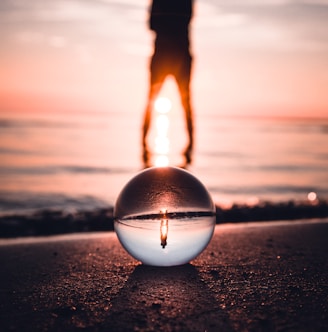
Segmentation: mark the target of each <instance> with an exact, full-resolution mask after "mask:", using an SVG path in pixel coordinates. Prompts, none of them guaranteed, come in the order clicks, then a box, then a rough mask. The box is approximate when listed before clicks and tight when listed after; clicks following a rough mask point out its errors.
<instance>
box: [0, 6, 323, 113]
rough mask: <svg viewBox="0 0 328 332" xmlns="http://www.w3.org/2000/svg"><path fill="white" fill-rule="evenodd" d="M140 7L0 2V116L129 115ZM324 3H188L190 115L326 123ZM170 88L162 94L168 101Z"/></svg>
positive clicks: (139, 78) (137, 91)
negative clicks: (322, 120) (19, 113)
mask: <svg viewBox="0 0 328 332" xmlns="http://www.w3.org/2000/svg"><path fill="white" fill-rule="evenodd" d="M149 5H150V1H148V0H116V1H115V0H56V1H52V0H29V1H25V0H1V2H0V39H1V43H0V114H1V112H13V111H24V112H32V111H34V112H35V111H37V112H47V111H48V112H50V111H56V112H57V111H62V112H76V111H86V112H89V111H100V112H117V111H118V112H127V113H129V112H134V113H137V114H141V113H142V111H143V108H144V107H145V104H146V97H147V90H148V76H149V73H148V65H149V57H150V55H151V52H152V42H153V37H154V36H153V35H152V33H151V32H150V31H149V30H148V28H147V17H148V12H147V11H148V8H149ZM327 22H328V0H318V1H310V0H306V1H297V0H294V1H286V0H262V1H260V0H257V1H256V0H229V1H228V0H226V1H223V0H195V8H194V17H193V21H192V26H191V40H192V53H193V59H194V62H193V76H192V78H193V81H192V93H193V104H194V108H195V111H196V113H198V114H202V113H209V114H218V115H236V116H286V117H317V118H320V117H325V118H327V117H328V93H327V92H328V29H327ZM174 89H175V88H174V86H173V84H172V82H170V81H169V83H168V84H167V85H166V86H165V87H164V89H163V94H164V95H165V94H167V95H168V96H169V97H170V98H171V99H173V100H174V99H176V98H177V96H176V95H175V94H174V91H175V90H174Z"/></svg>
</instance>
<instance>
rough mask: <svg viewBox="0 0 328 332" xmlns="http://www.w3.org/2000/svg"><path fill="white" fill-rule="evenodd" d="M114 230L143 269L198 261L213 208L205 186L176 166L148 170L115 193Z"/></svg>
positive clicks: (207, 237) (210, 232)
mask: <svg viewBox="0 0 328 332" xmlns="http://www.w3.org/2000/svg"><path fill="white" fill-rule="evenodd" d="M114 215H115V222H114V227H115V232H116V234H117V236H118V239H119V241H120V243H121V244H122V246H123V247H124V248H125V250H126V251H127V252H128V253H129V254H130V255H131V256H133V257H134V258H136V259H137V260H139V261H141V262H142V263H144V264H146V265H153V266H175V265H181V264H186V263H188V262H189V261H190V260H192V259H194V258H195V257H197V256H198V255H199V254H200V253H201V252H202V251H203V250H204V249H205V248H206V246H207V245H208V243H209V241H210V240H211V238H212V235H213V231H214V227H215V205H214V204H213V201H212V199H211V196H210V194H209V193H208V191H207V190H206V188H205V187H204V185H203V184H202V183H201V182H200V181H199V180H198V179H197V178H196V177H195V176H193V175H192V174H190V173H189V172H187V171H185V170H183V169H181V168H177V167H170V166H167V167H152V168H148V169H146V170H144V171H142V172H140V173H139V174H137V175H136V176H135V177H133V178H132V179H131V180H130V181H129V182H128V183H127V184H126V185H125V187H124V188H123V189H122V191H121V193H120V194H119V196H118V198H117V201H116V204H115V208H114Z"/></svg>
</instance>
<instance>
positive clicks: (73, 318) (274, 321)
mask: <svg viewBox="0 0 328 332" xmlns="http://www.w3.org/2000/svg"><path fill="white" fill-rule="evenodd" d="M0 244H1V245H0V260H1V261H0V262H1V272H0V274H1V277H0V278H1V283H0V329H1V330H2V331H8V330H9V331H11V330H17V331H73V330H74V331H75V330H76V331H78V330H88V331H328V273H327V272H328V219H325V220H320V221H318V222H316V221H306V222H300V223H297V222H293V223H290V224H287V223H279V222H274V223H261V224H248V225H247V224H239V225H222V226H216V231H215V235H214V237H213V239H212V242H211V243H210V245H209V246H208V248H207V249H206V250H205V251H204V253H203V254H202V255H200V256H199V257H198V258H197V259H195V260H194V261H192V262H191V264H188V265H184V266H180V267H173V268H154V267H147V266H143V265H141V264H139V263H138V262H136V261H135V260H133V259H132V258H130V257H129V256H128V255H127V254H126V253H125V252H124V250H123V249H122V248H121V246H120V244H119V243H118V241H117V239H116V235H115V234H114V233H111V232H108V233H98V234H80V235H66V236H61V237H50V238H47V239H44V238H38V239H34V240H29V239H24V240H21V241H16V240H2V241H1V242H0Z"/></svg>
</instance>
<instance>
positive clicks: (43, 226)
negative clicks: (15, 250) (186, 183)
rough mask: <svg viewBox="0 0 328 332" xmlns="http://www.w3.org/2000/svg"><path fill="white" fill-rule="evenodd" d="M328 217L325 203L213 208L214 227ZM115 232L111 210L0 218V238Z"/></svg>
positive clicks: (321, 201)
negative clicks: (214, 210)
mask: <svg viewBox="0 0 328 332" xmlns="http://www.w3.org/2000/svg"><path fill="white" fill-rule="evenodd" d="M327 217H328V202H327V201H325V200H318V201H315V202H309V201H302V202H297V201H288V202H278V203H273V202H261V203H259V204H257V205H253V206H249V205H246V204H235V205H233V206H232V207H230V208H223V207H220V206H218V205H217V206H216V224H225V223H242V222H259V223H260V222H266V221H273V222H274V221H290V222H291V223H292V222H293V220H303V219H321V218H327ZM113 230H114V215H113V207H108V208H102V209H94V210H91V211H77V212H76V213H67V212H64V211H60V210H40V211H37V212H35V213H32V214H27V215H19V214H11V215H5V216H1V217H0V238H16V237H30V236H50V235H59V234H71V233H86V232H102V231H113Z"/></svg>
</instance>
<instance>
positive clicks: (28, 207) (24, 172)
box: [0, 110, 328, 215]
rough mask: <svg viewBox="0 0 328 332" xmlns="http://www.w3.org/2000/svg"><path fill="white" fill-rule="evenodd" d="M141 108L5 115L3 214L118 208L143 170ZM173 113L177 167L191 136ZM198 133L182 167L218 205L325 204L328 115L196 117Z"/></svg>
mask: <svg viewBox="0 0 328 332" xmlns="http://www.w3.org/2000/svg"><path fill="white" fill-rule="evenodd" d="M141 111H142V110H140V112H137V111H135V110H134V112H132V111H130V112H110V111H108V112H89V113H88V112H71V113H69V112H68V113H65V112H46V111H45V112H35V113H33V112H29V113H27V112H26V113H24V112H20V113H19V112H16V113H15V112H12V113H5V112H2V113H1V114H0V211H1V215H10V214H27V213H33V212H36V211H39V210H60V211H64V212H69V213H71V212H73V213H74V212H76V211H89V210H94V209H97V208H107V207H113V206H114V204H115V201H116V199H117V197H118V195H119V192H120V191H121V189H122V188H123V187H124V185H125V184H126V183H127V182H128V181H129V180H130V179H131V178H132V177H133V176H134V175H136V174H137V173H138V172H140V171H142V170H143V169H144V167H145V165H144V162H143V159H142V155H143V154H142V152H143V151H142V148H141V120H142V112H141ZM172 113H173V120H172V118H171V119H169V123H170V127H169V128H170V130H169V136H170V135H171V136H170V140H169V144H170V149H169V151H168V152H167V153H166V162H167V163H168V164H169V165H173V166H181V165H182V160H183V155H182V154H181V151H183V148H184V144H185V139H186V138H185V136H186V132H185V129H184V123H183V120H182V118H181V117H182V115H181V112H175V113H174V112H172ZM174 119H175V120H174ZM154 121H156V120H155V119H154ZM154 126H155V125H154ZM195 127H196V131H195V148H194V150H193V154H192V159H191V162H190V163H189V164H188V165H185V167H186V169H187V170H188V171H190V172H191V173H192V174H194V175H195V176H196V177H197V178H198V179H199V180H200V181H201V182H203V184H204V185H205V186H206V187H207V189H208V191H209V192H210V194H211V195H212V198H213V200H214V202H215V203H216V204H217V205H219V206H223V207H229V206H231V205H233V204H247V205H256V204H259V203H260V202H263V201H269V202H287V201H307V200H314V199H327V198H328V145H327V142H328V139H327V138H328V119H324V120H319V119H314V120H311V119H297V118H293V119H288V118H254V117H249V118H247V117H244V118H241V117H221V116H219V115H216V114H210V113H208V114H206V113H200V112H199V113H197V112H196V116H195ZM154 135H155V134H154V133H150V135H149V142H150V143H149V145H150V149H151V150H152V149H153V150H152V151H154V147H152V144H153V143H152V142H154V141H155V139H154ZM154 160H155V159H154Z"/></svg>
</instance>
